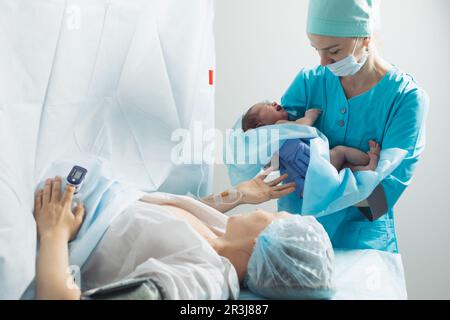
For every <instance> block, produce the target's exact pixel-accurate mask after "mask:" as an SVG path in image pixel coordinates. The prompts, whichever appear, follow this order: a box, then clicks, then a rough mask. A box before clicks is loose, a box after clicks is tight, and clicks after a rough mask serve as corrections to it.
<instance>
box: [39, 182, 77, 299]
mask: <svg viewBox="0 0 450 320" xmlns="http://www.w3.org/2000/svg"><path fill="white" fill-rule="evenodd" d="M74 190H75V189H74V187H73V186H67V187H66V190H65V192H64V194H63V195H62V194H61V178H59V177H57V178H55V180H54V181H52V180H50V179H49V180H47V181H46V182H45V187H44V189H43V190H38V191H37V193H36V196H35V210H34V214H35V218H36V224H37V229H38V237H39V241H40V249H39V256H38V261H37V272H36V279H37V281H36V282H37V287H36V299H38V300H40V299H52V300H79V299H80V295H81V291H80V289H79V288H78V287H77V285H76V284H75V283H74V281H73V279H72V277H71V276H70V273H69V272H68V270H69V250H68V243H69V241H71V240H73V239H74V238H75V236H76V234H77V233H78V230H79V229H80V227H81V224H82V222H83V216H84V207H83V206H82V205H81V204H79V205H78V207H77V208H76V211H75V213H72V209H71V206H72V197H73V193H74Z"/></svg>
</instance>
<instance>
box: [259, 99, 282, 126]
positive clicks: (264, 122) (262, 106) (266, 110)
mask: <svg viewBox="0 0 450 320" xmlns="http://www.w3.org/2000/svg"><path fill="white" fill-rule="evenodd" d="M252 112H255V114H256V115H257V118H258V120H259V125H258V126H259V127H260V126H268V125H273V124H276V123H277V122H278V121H287V120H288V119H289V115H288V113H287V112H286V111H285V110H284V109H283V107H282V106H280V105H279V104H278V103H276V102H272V103H258V104H256V105H255V106H253V110H252Z"/></svg>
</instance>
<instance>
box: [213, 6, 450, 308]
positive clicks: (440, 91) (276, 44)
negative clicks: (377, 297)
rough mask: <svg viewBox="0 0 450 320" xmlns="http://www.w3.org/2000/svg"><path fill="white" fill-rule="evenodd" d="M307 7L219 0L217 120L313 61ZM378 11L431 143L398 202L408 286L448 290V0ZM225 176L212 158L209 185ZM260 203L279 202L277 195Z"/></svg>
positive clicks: (430, 293)
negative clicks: (414, 84) (425, 102)
mask: <svg viewBox="0 0 450 320" xmlns="http://www.w3.org/2000/svg"><path fill="white" fill-rule="evenodd" d="M306 12H307V1H306V0H303V1H299V0H282V1H281V0H216V49H217V73H216V75H217V77H216V85H217V88H216V90H217V91H216V126H217V128H218V129H220V130H225V129H226V128H229V127H230V126H231V125H232V124H233V123H234V121H235V120H236V119H237V117H238V116H239V115H240V114H241V113H242V112H243V111H244V110H245V109H246V108H248V107H249V106H250V105H252V103H254V102H257V101H260V100H263V99H274V100H280V97H281V96H282V94H283V92H284V91H285V90H286V88H287V87H288V85H289V84H290V82H291V81H292V80H293V78H294V76H295V75H296V73H297V72H298V70H299V69H300V68H301V67H313V66H315V65H316V64H318V63H319V60H318V57H317V56H316V53H315V51H314V50H313V49H312V48H311V47H310V46H309V41H308V39H307V37H306V31H305V26H306ZM381 15H382V20H381V22H382V30H381V37H380V39H379V40H378V43H379V50H380V52H381V53H382V55H383V56H384V57H385V58H386V59H387V60H388V61H390V62H391V63H393V64H396V65H397V66H399V67H400V68H402V69H404V70H406V71H408V72H409V73H411V74H412V75H414V76H415V77H416V79H417V80H418V82H419V83H420V84H421V85H422V86H423V87H424V88H425V89H426V90H427V91H428V93H429V95H430V97H431V112H430V114H429V118H428V145H427V150H426V153H425V154H424V156H423V158H422V160H421V163H420V166H419V168H418V170H417V173H416V175H415V180H414V182H413V184H412V185H411V187H410V188H409V189H408V190H407V192H406V193H405V194H404V196H403V197H402V199H401V200H400V202H399V204H398V206H397V210H396V215H397V219H396V225H397V231H398V237H399V245H400V251H401V253H402V256H403V262H404V266H405V272H406V278H407V286H408V293H409V297H410V298H411V299H450V273H449V272H448V270H449V267H448V266H449V265H450V248H449V247H448V244H449V243H450V232H448V230H447V228H448V227H450V209H449V207H448V205H447V203H448V201H447V199H446V197H448V196H449V186H448V182H449V181H450V169H449V164H448V163H449V158H450V151H449V142H448V141H449V140H450V134H449V132H448V131H447V130H446V128H448V124H447V123H448V121H449V120H450V98H448V93H449V92H450V85H449V84H450V81H449V78H448V75H449V74H450V61H449V58H448V57H449V52H450V41H449V39H450V37H449V35H448V32H449V31H450V22H449V21H450V19H449V18H450V1H448V0H433V1H427V0H408V1H406V0H388V1H387V0H384V1H383V2H382V9H381ZM228 185H229V181H228V178H227V174H226V169H225V168H224V167H223V166H217V168H216V175H215V179H214V189H215V191H219V190H221V189H223V188H224V187H225V186H228ZM262 207H264V208H267V209H269V210H276V205H275V203H270V204H266V205H264V206H262ZM250 209H251V208H250V207H244V208H241V209H240V210H250ZM238 211H239V210H238Z"/></svg>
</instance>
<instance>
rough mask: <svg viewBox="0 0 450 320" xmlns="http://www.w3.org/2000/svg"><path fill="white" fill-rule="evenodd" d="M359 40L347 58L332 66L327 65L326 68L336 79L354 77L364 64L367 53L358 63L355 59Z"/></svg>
mask: <svg viewBox="0 0 450 320" xmlns="http://www.w3.org/2000/svg"><path fill="white" fill-rule="evenodd" d="M358 41H359V39H358V40H357V41H356V44H355V48H354V49H353V53H352V54H351V55H349V56H348V57H346V58H344V59H342V60H340V61H338V62H335V63H333V64H330V65H327V68H328V69H329V70H330V71H331V72H332V73H333V74H334V75H335V76H336V77H349V76H353V75H355V74H356V73H357V72H358V71H359V70H361V68H362V67H363V66H364V65H365V64H366V62H367V58H368V56H369V54H368V53H367V52H365V53H364V55H363V57H362V58H361V60H360V61H359V62H358V61H356V58H355V50H356V46H357V45H358Z"/></svg>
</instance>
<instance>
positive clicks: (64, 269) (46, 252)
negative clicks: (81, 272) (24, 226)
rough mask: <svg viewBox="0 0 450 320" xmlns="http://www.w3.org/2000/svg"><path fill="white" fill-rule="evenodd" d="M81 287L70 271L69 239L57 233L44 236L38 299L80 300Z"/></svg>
mask: <svg viewBox="0 0 450 320" xmlns="http://www.w3.org/2000/svg"><path fill="white" fill-rule="evenodd" d="M80 295H81V292H80V289H79V288H78V287H77V286H76V284H75V283H74V281H73V279H72V277H71V276H70V273H69V249H68V243H67V240H66V239H64V237H63V236H61V235H58V234H57V233H54V234H51V235H45V236H42V237H41V239H40V249H39V256H38V261H37V273H36V299H38V300H79V299H80Z"/></svg>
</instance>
